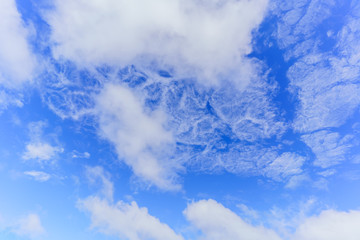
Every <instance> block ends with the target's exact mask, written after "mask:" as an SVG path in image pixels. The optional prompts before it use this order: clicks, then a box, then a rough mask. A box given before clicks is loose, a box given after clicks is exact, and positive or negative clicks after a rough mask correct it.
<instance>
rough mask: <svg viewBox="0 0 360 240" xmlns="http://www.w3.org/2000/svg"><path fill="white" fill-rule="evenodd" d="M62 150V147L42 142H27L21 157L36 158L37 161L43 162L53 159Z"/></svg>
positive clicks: (26, 158)
mask: <svg viewBox="0 0 360 240" xmlns="http://www.w3.org/2000/svg"><path fill="white" fill-rule="evenodd" d="M63 151H64V149H62V148H60V147H54V146H51V145H50V144H48V143H44V142H36V143H29V144H27V145H26V151H25V153H24V154H23V156H22V157H23V159H25V160H29V159H36V160H38V161H39V162H44V161H49V160H51V159H53V158H54V157H55V156H57V154H58V153H62V152H63Z"/></svg>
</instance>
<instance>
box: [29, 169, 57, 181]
mask: <svg viewBox="0 0 360 240" xmlns="http://www.w3.org/2000/svg"><path fill="white" fill-rule="evenodd" d="M24 174H25V175H28V176H30V177H33V178H34V179H35V180H36V181H39V182H46V181H47V180H49V179H50V178H51V175H50V174H48V173H45V172H41V171H26V172H24Z"/></svg>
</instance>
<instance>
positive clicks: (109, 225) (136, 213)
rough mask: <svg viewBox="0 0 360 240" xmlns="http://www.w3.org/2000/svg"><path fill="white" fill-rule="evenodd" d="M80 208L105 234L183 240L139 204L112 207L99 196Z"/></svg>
mask: <svg viewBox="0 0 360 240" xmlns="http://www.w3.org/2000/svg"><path fill="white" fill-rule="evenodd" d="M78 205H79V207H80V208H81V209H83V210H85V211H88V212H89V213H90V214H91V222H92V224H91V226H92V227H93V228H97V229H99V230H100V231H101V232H103V233H105V234H110V235H115V236H118V237H119V238H120V239H123V238H126V239H129V240H140V239H154V240H183V238H182V237H181V236H180V235H178V234H176V233H175V232H174V231H173V230H172V229H171V228H170V227H169V226H168V225H166V224H164V223H161V222H160V220H159V219H157V218H156V217H153V216H152V215H150V214H149V213H148V210H147V209H146V208H142V207H139V206H138V205H137V204H136V202H131V203H130V204H128V203H124V202H122V201H119V202H117V203H116V204H111V203H109V202H108V201H106V200H102V199H100V198H98V197H89V198H87V199H85V200H81V201H79V203H78Z"/></svg>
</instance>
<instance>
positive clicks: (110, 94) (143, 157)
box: [96, 84, 179, 189]
mask: <svg viewBox="0 0 360 240" xmlns="http://www.w3.org/2000/svg"><path fill="white" fill-rule="evenodd" d="M96 114H97V116H98V118H99V125H100V131H101V135H102V136H103V137H104V138H106V139H108V140H109V141H110V142H112V143H113V144H114V146H115V148H116V151H117V153H118V155H119V158H120V159H121V160H123V161H124V162H125V163H126V164H128V165H129V166H130V167H131V168H132V169H133V171H134V174H135V175H136V176H138V177H141V178H142V179H143V180H145V181H147V182H149V183H150V184H153V185H156V186H158V187H159V188H163V189H178V188H179V185H177V184H176V183H174V182H173V178H175V177H176V175H175V172H174V170H175V169H176V168H177V165H176V163H175V162H173V161H171V159H169V156H168V155H167V154H166V152H167V151H168V150H169V149H172V147H171V146H172V145H173V141H174V140H173V136H172V134H171V132H169V131H167V130H166V129H164V127H163V123H164V120H165V119H164V116H163V114H161V112H157V113H154V114H147V113H146V112H144V109H143V104H142V102H141V101H140V99H139V98H138V97H137V96H136V95H135V94H134V93H133V92H132V91H131V90H130V89H128V88H126V87H124V86H121V85H114V84H109V85H106V86H105V87H104V89H103V91H102V92H101V93H100V94H99V95H98V97H97V105H96Z"/></svg>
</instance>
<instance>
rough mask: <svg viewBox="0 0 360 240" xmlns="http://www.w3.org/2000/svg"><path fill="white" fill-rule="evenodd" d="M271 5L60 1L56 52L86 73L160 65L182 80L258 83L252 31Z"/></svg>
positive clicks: (218, 0)
mask: <svg viewBox="0 0 360 240" xmlns="http://www.w3.org/2000/svg"><path fill="white" fill-rule="evenodd" d="M266 8H267V0H252V1H237V0H213V1H210V2H209V1H200V0H199V1H192V0H186V1H180V0H173V1H167V0H156V1H151V3H150V2H149V1H146V0H136V1H126V0H121V1H113V0H105V1H97V0H91V1H85V0H77V1H71V0H66V1H55V10H54V11H51V12H49V13H48V14H47V21H48V23H49V24H50V26H51V29H52V35H51V39H52V42H53V43H54V44H55V45H54V48H53V51H54V54H55V56H57V57H65V58H67V59H71V60H73V61H75V62H77V63H78V64H80V65H82V66H84V65H85V66H89V64H90V65H92V64H93V65H102V64H109V65H117V66H119V65H120V66H124V65H128V64H138V65H144V64H145V65H148V64H154V63H155V64H156V65H158V66H161V67H168V68H171V69H173V70H175V71H176V72H177V73H178V74H181V73H183V74H184V73H186V74H190V76H200V77H203V78H204V79H207V81H210V82H212V83H216V82H217V78H218V77H222V76H223V77H224V76H231V75H232V74H241V75H242V76H243V77H242V81H245V82H246V81H247V80H249V79H250V78H252V77H253V75H254V73H255V71H256V70H255V68H256V67H255V66H256V65H253V64H252V61H251V60H249V59H247V58H246V57H245V55H246V54H248V53H250V52H251V49H252V47H251V40H252V31H253V30H254V29H255V28H256V27H257V26H258V25H259V24H260V23H261V21H262V20H263V18H264V15H265V13H266Z"/></svg>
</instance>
